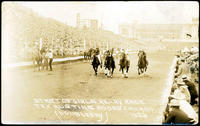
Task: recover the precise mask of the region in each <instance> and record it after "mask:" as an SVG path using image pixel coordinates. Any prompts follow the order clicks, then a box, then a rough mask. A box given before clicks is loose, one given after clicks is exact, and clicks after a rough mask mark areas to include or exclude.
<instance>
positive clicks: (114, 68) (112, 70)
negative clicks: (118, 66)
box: [111, 67, 115, 75]
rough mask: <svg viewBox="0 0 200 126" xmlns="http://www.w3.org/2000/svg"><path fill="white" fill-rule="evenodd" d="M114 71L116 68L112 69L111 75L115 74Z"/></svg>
mask: <svg viewBox="0 0 200 126" xmlns="http://www.w3.org/2000/svg"><path fill="white" fill-rule="evenodd" d="M114 70H115V68H114V67H113V68H112V72H111V75H113V73H114Z"/></svg>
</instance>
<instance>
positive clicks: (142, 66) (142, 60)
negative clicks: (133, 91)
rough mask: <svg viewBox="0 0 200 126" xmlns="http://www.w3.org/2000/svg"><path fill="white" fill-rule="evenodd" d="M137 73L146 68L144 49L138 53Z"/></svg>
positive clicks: (144, 70)
mask: <svg viewBox="0 0 200 126" xmlns="http://www.w3.org/2000/svg"><path fill="white" fill-rule="evenodd" d="M138 57H139V60H138V74H139V75H140V74H142V73H144V72H146V70H147V66H148V61H147V60H146V54H145V52H144V51H140V52H139V53H138Z"/></svg>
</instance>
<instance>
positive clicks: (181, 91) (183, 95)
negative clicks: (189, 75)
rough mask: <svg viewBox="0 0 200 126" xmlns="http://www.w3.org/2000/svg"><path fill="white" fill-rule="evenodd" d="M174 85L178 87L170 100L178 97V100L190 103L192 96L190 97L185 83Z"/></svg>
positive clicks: (179, 82)
mask: <svg viewBox="0 0 200 126" xmlns="http://www.w3.org/2000/svg"><path fill="white" fill-rule="evenodd" d="M174 85H177V87H176V89H175V90H174V93H173V95H170V96H169V99H172V98H175V97H176V98H177V99H180V100H186V101H187V102H189V103H190V99H191V96H190V92H189V91H188V89H187V86H186V85H185V83H184V82H181V81H178V82H177V84H176V83H175V84H174Z"/></svg>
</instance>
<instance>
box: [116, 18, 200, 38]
mask: <svg viewBox="0 0 200 126" xmlns="http://www.w3.org/2000/svg"><path fill="white" fill-rule="evenodd" d="M198 32H199V23H198V18H193V19H192V23H190V24H121V25H119V34H120V35H122V36H124V37H128V38H137V39H158V38H162V39H192V40H198Z"/></svg>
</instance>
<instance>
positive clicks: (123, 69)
mask: <svg viewBox="0 0 200 126" xmlns="http://www.w3.org/2000/svg"><path fill="white" fill-rule="evenodd" d="M121 70H122V77H124V68H121Z"/></svg>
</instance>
